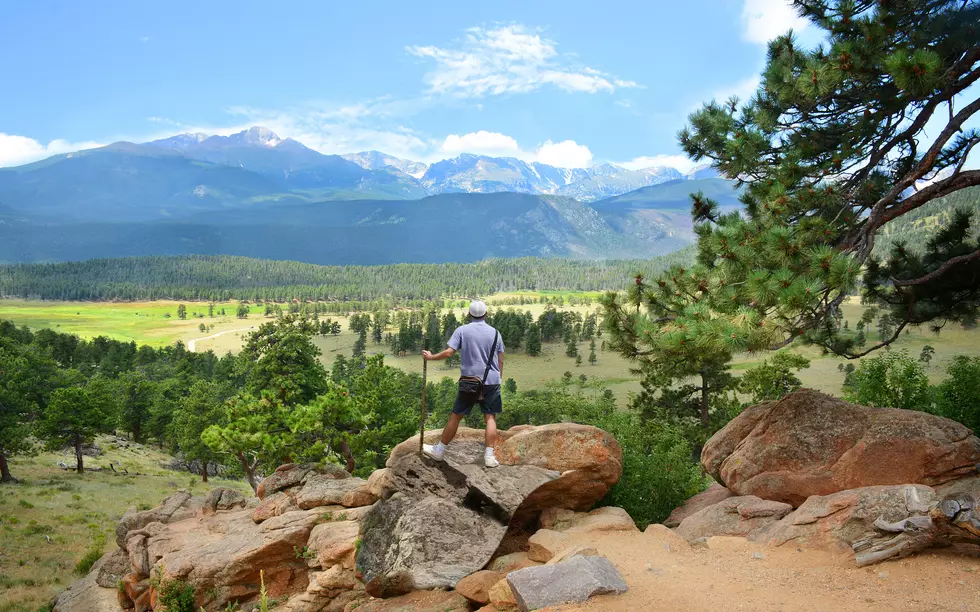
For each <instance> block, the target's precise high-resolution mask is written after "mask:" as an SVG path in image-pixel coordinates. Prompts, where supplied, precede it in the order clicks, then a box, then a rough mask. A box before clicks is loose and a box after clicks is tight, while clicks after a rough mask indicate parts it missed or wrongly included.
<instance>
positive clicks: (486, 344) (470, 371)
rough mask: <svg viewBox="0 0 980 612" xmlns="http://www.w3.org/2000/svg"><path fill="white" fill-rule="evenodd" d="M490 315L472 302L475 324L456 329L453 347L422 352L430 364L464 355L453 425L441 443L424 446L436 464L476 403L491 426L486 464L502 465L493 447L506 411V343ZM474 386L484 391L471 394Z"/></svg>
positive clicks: (451, 345) (488, 431) (471, 315)
mask: <svg viewBox="0 0 980 612" xmlns="http://www.w3.org/2000/svg"><path fill="white" fill-rule="evenodd" d="M486 316H487V305H486V304H484V303H483V302H481V301H479V300H473V301H472V302H470V318H471V319H472V321H471V322H470V323H468V324H466V325H462V326H460V327H457V328H456V331H454V332H453V335H452V337H451V338H450V339H449V342H448V344H449V348H447V349H446V350H444V351H442V352H441V353H436V354H434V355H433V354H432V353H430V352H429V351H422V357H423V358H424V359H425V360H426V361H438V360H442V359H448V358H450V357H452V356H453V355H455V354H456V353H457V352H459V353H460V365H459V370H460V389H459V391H458V392H457V395H456V401H455V403H454V404H453V413H452V414H451V415H450V416H449V423H447V424H446V428H445V429H443V430H442V439H441V440H440V441H439V442H437V443H436V444H435V445H429V444H426V445H424V446H423V447H422V452H424V453H425V454H426V455H428V456H429V457H431V458H433V459H435V460H436V461H442V455H443V453H445V452H446V446H447V445H448V444H449V443H450V442H452V440H453V438H454V437H456V429H457V428H458V427H459V422H460V421H462V420H463V417H465V416H466V415H468V414H469V413H470V411H471V410H472V409H473V405H474V404H480V409H481V410H482V411H483V419H484V420H485V421H486V425H487V434H486V443H487V448H486V451H485V452H484V455H483V464H484V465H485V466H487V467H488V468H492V467H497V466H498V465H500V463H499V462H498V461H497V458H496V457H495V456H494V454H493V444H494V441H495V440H496V437H497V415H498V414H500V413H501V412H502V411H503V402H502V401H501V399H500V381H501V375H502V374H503V371H504V341H503V339H501V337H500V334H499V333H498V332H497V330H496V329H494V328H492V327H490V326H489V325H487V322H486V321H485V320H484V319H486ZM477 381H482V385H481V384H476V383H477ZM474 386H475V388H478V389H481V392H479V393H478V394H474V393H469V392H467V389H468V388H474Z"/></svg>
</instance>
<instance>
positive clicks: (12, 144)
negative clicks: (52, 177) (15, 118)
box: [0, 132, 103, 168]
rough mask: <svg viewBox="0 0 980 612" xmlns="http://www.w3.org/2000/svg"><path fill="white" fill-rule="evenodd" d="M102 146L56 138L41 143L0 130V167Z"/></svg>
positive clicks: (96, 143)
mask: <svg viewBox="0 0 980 612" xmlns="http://www.w3.org/2000/svg"><path fill="white" fill-rule="evenodd" d="M101 146H103V145H102V143H98V142H69V141H67V140H61V139H56V140H52V141H51V142H49V143H48V144H42V143H40V142H38V141H36V140H34V139H33V138H28V137H27V136H16V135H13V134H4V133H3V132H0V168H2V167H6V166H19V165H21V164H26V163H30V162H32V161H37V160H39V159H44V158H45V157H51V156H52V155H58V154H60V153H71V152H72V151H80V150H82V149H93V148H95V147H101Z"/></svg>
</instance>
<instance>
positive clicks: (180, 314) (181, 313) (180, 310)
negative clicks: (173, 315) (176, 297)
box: [177, 304, 187, 321]
mask: <svg viewBox="0 0 980 612" xmlns="http://www.w3.org/2000/svg"><path fill="white" fill-rule="evenodd" d="M177 318H178V319H180V320H181V321H183V320H184V319H186V318H187V306H184V305H183V304H178V305H177Z"/></svg>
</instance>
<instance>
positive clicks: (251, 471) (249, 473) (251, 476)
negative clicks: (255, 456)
mask: <svg viewBox="0 0 980 612" xmlns="http://www.w3.org/2000/svg"><path fill="white" fill-rule="evenodd" d="M238 461H239V463H241V464H242V471H244V472H245V482H247V483H248V486H250V487H252V492H253V493H258V492H259V483H258V482H256V481H255V464H254V463H249V462H248V459H246V458H245V454H244V453H238Z"/></svg>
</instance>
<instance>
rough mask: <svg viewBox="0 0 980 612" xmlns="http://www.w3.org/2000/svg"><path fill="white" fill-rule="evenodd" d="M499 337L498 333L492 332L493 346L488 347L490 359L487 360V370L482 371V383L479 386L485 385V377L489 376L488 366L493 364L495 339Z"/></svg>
mask: <svg viewBox="0 0 980 612" xmlns="http://www.w3.org/2000/svg"><path fill="white" fill-rule="evenodd" d="M498 336H500V332H498V331H496V330H495V331H494V334H493V346H491V347H490V358H489V359H487V369H486V370H484V371H483V382H481V383H480V384H483V385H485V384H487V376H489V375H490V364H491V363H493V358H494V357H496V356H497V337H498Z"/></svg>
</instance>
